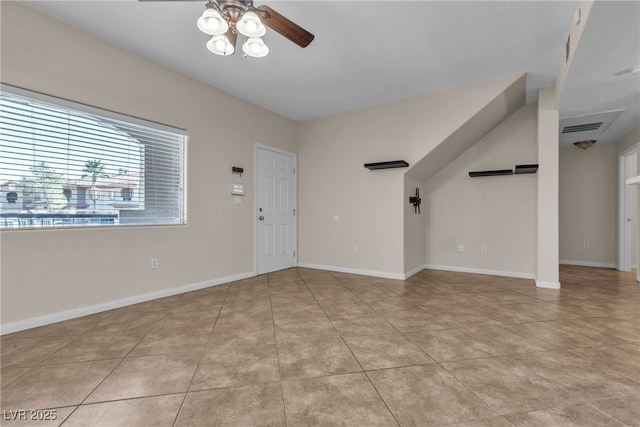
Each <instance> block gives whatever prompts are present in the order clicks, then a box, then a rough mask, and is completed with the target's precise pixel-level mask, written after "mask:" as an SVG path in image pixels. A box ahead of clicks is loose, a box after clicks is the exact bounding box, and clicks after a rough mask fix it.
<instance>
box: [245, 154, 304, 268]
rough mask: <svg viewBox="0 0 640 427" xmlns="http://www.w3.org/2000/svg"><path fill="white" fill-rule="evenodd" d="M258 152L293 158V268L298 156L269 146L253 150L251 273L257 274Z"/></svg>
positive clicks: (295, 240) (295, 243)
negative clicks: (262, 151) (268, 152)
mask: <svg viewBox="0 0 640 427" xmlns="http://www.w3.org/2000/svg"><path fill="white" fill-rule="evenodd" d="M258 150H266V151H272V152H274V153H278V154H284V155H285V156H291V157H293V167H294V170H295V174H294V179H293V206H294V209H295V210H296V215H295V219H294V221H293V247H294V250H295V253H296V256H295V258H294V259H293V266H294V267H297V266H298V155H297V154H296V153H292V152H290V151H286V150H282V149H280V148H276V147H271V146H269V145H264V144H259V143H257V142H256V143H255V144H254V148H253V208H252V210H253V271H255V272H256V274H259V272H258V212H257V210H258Z"/></svg>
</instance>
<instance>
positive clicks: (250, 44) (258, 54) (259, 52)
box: [242, 37, 269, 58]
mask: <svg viewBox="0 0 640 427" xmlns="http://www.w3.org/2000/svg"><path fill="white" fill-rule="evenodd" d="M242 51H243V52H244V53H246V54H247V55H249V56H253V57H254V58H262V57H263V56H267V54H268V53H269V48H268V47H267V45H266V44H264V41H263V40H262V39H261V38H259V37H250V38H249V39H247V41H246V42H245V43H244V44H243V45H242Z"/></svg>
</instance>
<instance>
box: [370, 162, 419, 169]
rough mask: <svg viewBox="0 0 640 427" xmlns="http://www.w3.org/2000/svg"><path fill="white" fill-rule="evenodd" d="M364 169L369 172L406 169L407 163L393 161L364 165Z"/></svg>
mask: <svg viewBox="0 0 640 427" xmlns="http://www.w3.org/2000/svg"><path fill="white" fill-rule="evenodd" d="M364 167H365V168H367V169H370V170H377V169H395V168H408V167H409V163H407V162H405V161H404V160H393V161H390V162H377V163H365V164H364Z"/></svg>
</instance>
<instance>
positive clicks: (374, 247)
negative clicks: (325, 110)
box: [297, 75, 522, 277]
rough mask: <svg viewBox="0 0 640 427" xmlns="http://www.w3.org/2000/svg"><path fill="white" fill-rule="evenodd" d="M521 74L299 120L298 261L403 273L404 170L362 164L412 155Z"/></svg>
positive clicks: (413, 160)
mask: <svg viewBox="0 0 640 427" xmlns="http://www.w3.org/2000/svg"><path fill="white" fill-rule="evenodd" d="M521 79H522V76H521V75H518V76H512V77H507V78H502V79H499V80H495V81H491V82H483V83H478V84H474V85H468V86H463V87H458V88H455V89H451V90H447V91H442V92H436V93H431V94H427V95H422V96H418V97H415V98H412V99H408V100H404V101H400V102H395V103H390V104H385V105H381V106H377V107H372V108H366V109H361V110H357V111H352V112H347V113H342V114H337V115H332V116H328V117H324V118H320V119H315V120H308V121H305V122H302V123H300V124H299V125H298V129H297V144H298V145H297V147H298V169H299V171H300V173H299V177H298V184H299V188H300V194H299V197H298V203H299V212H300V215H299V218H298V226H299V240H298V248H299V257H298V260H299V263H300V265H303V266H316V267H323V268H332V269H349V270H350V271H360V272H363V273H368V274H377V275H383V276H385V275H386V276H389V277H404V273H405V267H406V266H405V256H404V252H405V251H404V249H405V244H404V236H405V230H404V221H405V217H404V215H405V209H406V207H407V206H406V205H408V200H405V199H406V194H405V185H404V182H405V181H404V173H405V170H403V169H396V170H380V171H369V170H367V169H365V168H364V167H363V164H364V163H368V162H377V161H386V160H399V159H403V160H406V161H408V162H409V163H410V164H414V163H416V162H418V161H419V160H420V159H422V158H424V156H425V154H426V153H429V152H430V151H431V150H433V149H434V148H435V147H437V146H438V144H440V143H442V142H443V141H445V140H446V139H447V138H448V137H449V136H450V135H452V134H453V133H454V132H455V131H456V130H457V129H459V128H460V127H461V126H462V125H463V124H464V123H466V122H467V121H468V120H470V119H471V118H472V117H474V116H475V115H476V114H477V113H478V112H479V111H481V110H482V109H483V108H484V107H486V106H487V105H488V104H489V103H491V102H492V101H493V100H495V99H496V98H498V97H500V95H501V94H503V93H504V92H505V91H506V90H507V89H508V88H509V87H511V86H512V85H514V84H515V83H516V82H519V81H521ZM354 246H357V252H356V251H354Z"/></svg>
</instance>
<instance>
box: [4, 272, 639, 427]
mask: <svg viewBox="0 0 640 427" xmlns="http://www.w3.org/2000/svg"><path fill="white" fill-rule="evenodd" d="M561 281H562V289H561V290H560V291H557V290H549V289H538V288H536V287H535V285H534V283H533V281H531V280H523V279H513V278H504V277H495V276H483V275H472V274H462V273H451V272H443V271H423V272H421V273H419V274H417V275H416V276H414V277H412V278H411V279H409V280H407V281H397V280H388V279H379V278H372V277H365V276H356V275H349V274H341V273H331V272H327V271H318V270H308V269H291V270H285V271H282V272H277V273H273V274H269V275H265V276H260V277H256V278H252V279H249V280H243V281H239V282H235V283H232V284H228V285H222V286H217V287H212V288H208V289H203V290H199V291H195V292H190V293H187V294H183V295H177V296H173V297H169V298H163V299H159V300H154V301H150V302H146V303H143V304H138V305H134V306H129V307H124V308H121V309H117V310H113V311H109V312H105V313H99V314H95V315H91V316H86V317H82V318H78V319H74V320H69V321H66V322H61V323H58V324H54V325H49V326H44V327H41V328H36V329H31V330H27V331H23V332H18V333H15V334H12V335H8V336H3V337H2V361H1V367H2V390H1V405H0V406H1V408H0V409H2V410H3V411H5V412H3V413H2V415H3V416H2V418H4V420H2V425H6V426H12V425H34V426H40V427H44V426H50V425H52V426H53V425H56V426H57V425H63V426H65V427H67V426H153V427H161V426H198V427H200V426H208V425H211V426H262V425H264V426H284V425H289V426H366V427H372V426H397V425H401V426H418V425H435V426H445V425H447V426H449V425H455V426H467V427H471V426H475V427H482V426H492V427H493V426H497V427H500V426H553V427H555V426H621V425H627V426H638V425H640V323H639V319H640V317H639V315H640V308H639V288H640V287H639V285H638V284H637V283H636V282H635V280H634V277H633V274H630V273H618V272H616V271H614V270H608V269H596V268H584V267H563V268H562V269H561ZM46 408H51V409H55V413H56V416H57V419H56V420H50V421H26V422H19V421H11V420H9V419H8V418H12V417H15V416H16V414H20V413H16V412H11V411H17V410H21V409H22V410H27V411H28V412H27V413H26V415H27V417H29V416H31V415H36V416H42V415H46V414H47V413H46V412H29V411H32V410H36V409H46ZM12 414H13V415H12ZM20 416H21V415H20Z"/></svg>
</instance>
